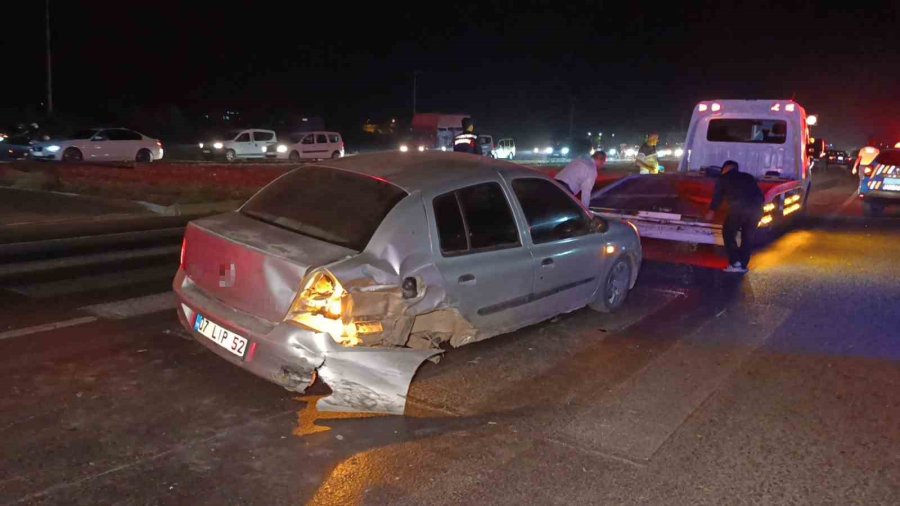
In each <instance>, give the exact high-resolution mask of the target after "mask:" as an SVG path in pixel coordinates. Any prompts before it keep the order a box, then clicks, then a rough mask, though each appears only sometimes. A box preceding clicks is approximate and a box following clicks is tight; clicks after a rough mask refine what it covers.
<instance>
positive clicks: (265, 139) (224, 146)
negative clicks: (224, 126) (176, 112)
mask: <svg viewBox="0 0 900 506" xmlns="http://www.w3.org/2000/svg"><path fill="white" fill-rule="evenodd" d="M277 142H278V139H277V138H276V137H275V132H274V131H273V130H263V129H258V128H248V129H246V130H229V131H227V132H223V133H222V134H215V135H212V136H211V138H210V139H208V140H207V141H206V142H201V143H200V151H201V153H202V154H203V157H204V158H206V159H213V158H219V157H223V158H225V160H227V161H229V162H232V161H234V160H237V159H239V158H262V157H264V156H265V155H266V152H267V151H268V150H269V149H270V148H272V147H274V146H275V144H276V143H277Z"/></svg>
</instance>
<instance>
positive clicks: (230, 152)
mask: <svg viewBox="0 0 900 506" xmlns="http://www.w3.org/2000/svg"><path fill="white" fill-rule="evenodd" d="M235 158H237V153H235V152H234V150H233V149H229V150H228V151H226V152H225V161H227V162H233V161H234V159H235Z"/></svg>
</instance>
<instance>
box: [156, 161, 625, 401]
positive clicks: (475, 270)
mask: <svg viewBox="0 0 900 506" xmlns="http://www.w3.org/2000/svg"><path fill="white" fill-rule="evenodd" d="M640 265H641V246H640V241H639V238H638V235H637V231H636V229H634V227H633V226H630V224H627V223H622V222H617V221H606V220H604V219H602V218H599V217H596V216H592V215H591V214H590V213H589V212H588V211H586V210H585V209H584V208H583V207H581V205H580V204H579V203H578V202H577V201H576V200H575V199H574V198H573V196H572V195H571V194H570V193H569V192H568V191H566V190H564V189H562V187H560V185H559V184H557V183H556V182H555V181H553V180H552V179H550V178H548V177H547V176H545V175H543V174H541V173H539V172H536V171H534V170H531V169H528V168H525V167H521V166H518V165H515V164H512V163H509V162H505V161H499V160H491V159H489V158H486V157H478V156H473V155H468V154H462V153H406V154H402V153H384V154H375V155H366V156H356V157H350V158H345V159H340V160H334V161H330V162H328V163H322V164H318V165H308V166H305V167H303V168H299V169H296V170H294V171H292V172H289V173H287V174H285V175H284V176H282V177H280V178H278V179H277V180H275V181H273V182H272V183H271V184H269V185H268V186H266V187H265V188H263V189H262V190H260V191H259V193H257V194H256V195H255V196H253V197H252V198H251V199H250V200H249V201H247V203H245V204H244V205H243V206H242V207H241V208H240V209H239V210H238V211H236V212H233V213H228V214H223V215H219V216H214V217H210V218H204V219H200V220H196V221H193V222H191V223H190V224H189V225H188V227H187V230H186V231H185V236H184V244H183V248H182V255H181V267H180V269H179V271H178V274H177V276H176V278H175V281H174V289H175V292H176V293H177V295H178V298H179V299H180V304H179V305H178V314H179V316H180V318H181V321H182V324H183V325H184V326H185V327H186V328H187V329H189V331H190V332H191V333H192V335H193V336H194V337H195V338H196V339H197V340H198V341H199V342H201V343H203V345H205V346H206V347H207V348H209V349H210V350H212V351H213V352H215V353H217V354H218V355H219V356H221V357H222V358H225V359H226V360H228V361H230V362H231V363H233V364H234V365H237V366H240V367H242V368H244V369H247V370H248V371H250V372H252V373H254V374H256V375H258V376H260V377H262V378H264V379H267V380H269V381H272V382H274V383H277V384H279V385H281V386H283V387H285V388H287V389H289V390H292V391H298V392H303V391H304V390H305V389H306V388H307V387H308V386H309V385H310V384H312V382H313V381H314V380H315V379H316V378H317V377H318V378H320V379H321V380H323V381H324V382H325V383H326V384H327V385H328V386H329V387H330V388H331V390H332V392H333V393H332V394H331V395H330V396H328V397H326V398H324V399H322V400H320V401H319V405H318V407H319V409H320V410H323V411H324V410H333V411H348V410H350V411H368V412H383V413H395V414H401V413H403V410H404V407H405V401H406V393H407V390H408V388H409V383H410V381H411V380H412V377H413V375H414V374H415V372H416V370H417V369H418V367H419V366H420V365H421V364H422V362H423V361H425V360H427V359H429V358H432V357H435V356H436V355H438V354H440V353H441V352H442V349H443V347H446V346H447V345H449V346H452V347H456V346H461V345H464V344H468V343H473V342H476V341H480V340H482V339H486V338H489V337H492V336H495V335H497V334H502V333H505V332H511V331H513V330H516V329H519V328H521V327H525V326H527V325H531V324H534V323H537V322H540V321H542V320H546V319H548V318H552V317H553V316H556V315H558V314H560V313H566V312H570V311H574V310H576V309H579V308H581V307H584V306H586V305H587V306H590V307H591V308H593V309H596V310H598V311H612V310H615V309H616V308H618V307H619V306H621V304H622V303H623V301H624V300H625V297H626V296H627V294H628V291H629V290H630V289H631V287H633V286H634V282H635V279H636V278H637V275H638V270H639V268H640Z"/></svg>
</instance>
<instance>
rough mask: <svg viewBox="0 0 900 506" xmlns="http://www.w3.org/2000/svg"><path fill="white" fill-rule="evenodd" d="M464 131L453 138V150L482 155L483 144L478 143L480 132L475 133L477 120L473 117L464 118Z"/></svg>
mask: <svg viewBox="0 0 900 506" xmlns="http://www.w3.org/2000/svg"><path fill="white" fill-rule="evenodd" d="M462 127H463V131H462V133H461V134H459V135H457V136H456V137H454V138H453V151H458V152H460V153H472V154H473V155H481V154H483V153H482V152H481V146H480V145H479V144H478V134H476V133H475V122H474V121H472V118H463V120H462Z"/></svg>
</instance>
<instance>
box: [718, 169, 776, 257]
mask: <svg viewBox="0 0 900 506" xmlns="http://www.w3.org/2000/svg"><path fill="white" fill-rule="evenodd" d="M764 200H765V198H764V197H763V194H762V191H760V189H759V185H757V184H756V178H754V177H753V176H751V175H750V174H747V173H744V172H741V171H740V169H739V167H738V163H737V162H735V161H734V160H728V161H727V162H725V163H724V164H722V174H721V176H720V177H719V180H718V181H716V190H715V192H714V193H713V198H712V203H711V204H710V206H709V212H708V213H706V219H707V221H712V219H713V218H714V217H715V213H716V211H717V210H719V208H720V207H722V204H725V213H726V215H725V223H724V224H723V225H722V240H723V241H724V242H725V251H727V252H728V267H726V268H725V269H724V270H725V272H740V273H745V272H747V266H748V265H750V248H751V247H752V244H753V233H754V232H755V231H756V227H757V225H758V224H759V219H760V218H761V217H762V205H763V202H764ZM738 234H741V245H740V246H738V244H737V236H738Z"/></svg>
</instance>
